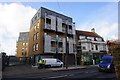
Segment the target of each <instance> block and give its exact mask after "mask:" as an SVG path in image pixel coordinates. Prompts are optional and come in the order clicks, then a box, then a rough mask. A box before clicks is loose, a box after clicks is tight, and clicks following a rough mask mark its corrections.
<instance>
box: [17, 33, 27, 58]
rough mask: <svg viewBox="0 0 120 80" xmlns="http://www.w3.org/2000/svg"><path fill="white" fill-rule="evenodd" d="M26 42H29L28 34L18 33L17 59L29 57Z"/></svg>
mask: <svg viewBox="0 0 120 80" xmlns="http://www.w3.org/2000/svg"><path fill="white" fill-rule="evenodd" d="M28 41H29V32H20V34H19V38H18V41H17V46H16V48H17V50H16V52H17V54H16V57H19V58H20V59H22V58H27V57H29V54H28Z"/></svg>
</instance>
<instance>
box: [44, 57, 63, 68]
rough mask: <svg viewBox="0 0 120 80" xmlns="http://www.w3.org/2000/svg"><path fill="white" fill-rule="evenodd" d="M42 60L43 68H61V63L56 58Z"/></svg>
mask: <svg viewBox="0 0 120 80" xmlns="http://www.w3.org/2000/svg"><path fill="white" fill-rule="evenodd" d="M42 60H44V61H45V66H49V67H62V65H63V62H62V61H61V60H59V59H56V58H43V59H42Z"/></svg>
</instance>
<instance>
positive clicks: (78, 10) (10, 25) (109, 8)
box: [0, 2, 118, 54]
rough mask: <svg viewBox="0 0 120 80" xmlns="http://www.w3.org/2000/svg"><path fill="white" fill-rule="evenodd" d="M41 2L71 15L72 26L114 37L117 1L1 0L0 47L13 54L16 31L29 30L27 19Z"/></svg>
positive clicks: (52, 8) (116, 29)
mask: <svg viewBox="0 0 120 80" xmlns="http://www.w3.org/2000/svg"><path fill="white" fill-rule="evenodd" d="M41 6H42V7H45V8H48V9H50V10H53V11H56V12H58V13H62V14H64V15H66V16H69V17H72V18H73V21H74V22H75V23H76V29H80V30H86V31H91V29H92V28H95V30H96V33H98V34H99V35H101V36H102V37H103V38H104V39H105V40H108V39H116V38H117V37H118V24H117V23H118V3H117V2H31V3H30V2H18V3H8V2H7V3H5V2H3V3H0V22H1V23H0V51H5V52H7V53H9V54H15V50H16V41H17V39H18V36H19V32H25V31H29V28H30V19H31V18H32V17H33V16H34V14H35V13H36V12H37V10H38V9H39V8H40V7H41ZM8 13H9V14H8ZM8 34H9V35H8ZM6 44H7V46H6ZM10 47H11V48H10Z"/></svg>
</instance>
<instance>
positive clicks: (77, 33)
mask: <svg viewBox="0 0 120 80" xmlns="http://www.w3.org/2000/svg"><path fill="white" fill-rule="evenodd" d="M76 35H82V36H88V37H98V38H102V37H101V36H100V35H98V34H97V33H95V32H89V31H82V30H76Z"/></svg>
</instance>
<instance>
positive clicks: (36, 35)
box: [36, 32, 38, 40]
mask: <svg viewBox="0 0 120 80" xmlns="http://www.w3.org/2000/svg"><path fill="white" fill-rule="evenodd" d="M36 40H38V32H37V33H36Z"/></svg>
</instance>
